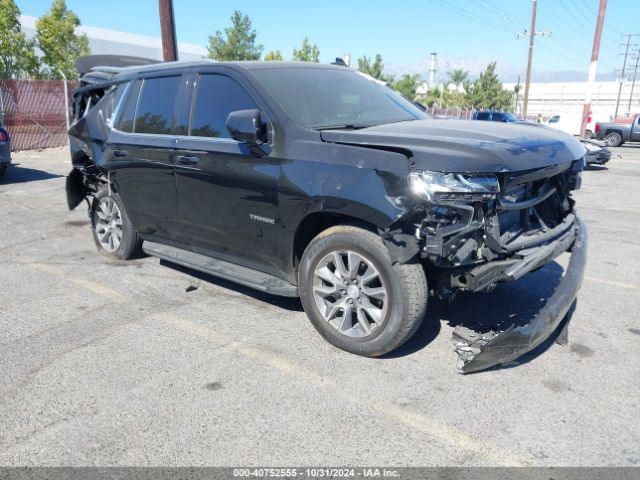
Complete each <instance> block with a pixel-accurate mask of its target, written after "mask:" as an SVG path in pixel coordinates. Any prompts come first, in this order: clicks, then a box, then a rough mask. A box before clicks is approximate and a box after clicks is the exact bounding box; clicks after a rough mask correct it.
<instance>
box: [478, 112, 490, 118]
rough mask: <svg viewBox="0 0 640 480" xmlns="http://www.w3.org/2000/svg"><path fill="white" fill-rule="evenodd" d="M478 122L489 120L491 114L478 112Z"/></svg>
mask: <svg viewBox="0 0 640 480" xmlns="http://www.w3.org/2000/svg"><path fill="white" fill-rule="evenodd" d="M476 120H489V112H478V114H477V115H476Z"/></svg>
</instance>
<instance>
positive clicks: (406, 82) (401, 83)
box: [393, 73, 420, 100]
mask: <svg viewBox="0 0 640 480" xmlns="http://www.w3.org/2000/svg"><path fill="white" fill-rule="evenodd" d="M419 81H420V75H418V74H415V75H409V74H408V73H405V74H404V75H402V77H400V80H398V81H397V82H396V83H394V84H393V88H395V89H396V90H397V91H398V92H400V93H401V94H402V95H404V96H405V97H407V98H408V99H410V100H413V99H414V98H415V97H416V90H417V88H418V82H419Z"/></svg>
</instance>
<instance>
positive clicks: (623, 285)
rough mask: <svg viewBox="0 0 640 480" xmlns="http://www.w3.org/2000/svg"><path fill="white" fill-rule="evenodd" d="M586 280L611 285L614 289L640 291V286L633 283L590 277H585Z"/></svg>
mask: <svg viewBox="0 0 640 480" xmlns="http://www.w3.org/2000/svg"><path fill="white" fill-rule="evenodd" d="M584 278H585V280H589V281H590V282H596V283H602V284H604V285H610V286H612V287H619V288H629V289H631V290H640V285H634V284H633V283H625V282H616V281H614V280H606V279H604V278H597V277H590V276H589V275H585V276H584Z"/></svg>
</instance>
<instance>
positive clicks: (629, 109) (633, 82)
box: [627, 50, 640, 112]
mask: <svg viewBox="0 0 640 480" xmlns="http://www.w3.org/2000/svg"><path fill="white" fill-rule="evenodd" d="M638 60H640V50H638V51H637V52H636V66H635V68H634V69H633V80H632V81H631V93H630V94H629V106H628V107H627V111H629V112H631V102H632V101H633V89H634V88H635V86H636V75H637V74H638Z"/></svg>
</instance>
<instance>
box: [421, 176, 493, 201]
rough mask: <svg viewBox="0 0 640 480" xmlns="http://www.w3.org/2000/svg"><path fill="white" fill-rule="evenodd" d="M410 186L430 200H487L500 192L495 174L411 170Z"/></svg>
mask: <svg viewBox="0 0 640 480" xmlns="http://www.w3.org/2000/svg"><path fill="white" fill-rule="evenodd" d="M409 186H410V187H411V190H412V191H413V193H414V194H415V195H417V196H418V197H420V198H423V199H425V200H428V201H430V202H436V203H437V202H444V201H451V200H467V201H475V200H487V199H491V198H494V197H495V195H496V194H497V193H498V192H500V184H499V183H498V178H497V177H496V176H495V175H481V174H480V175H476V174H467V173H440V172H424V171H423V172H411V173H410V174H409Z"/></svg>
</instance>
